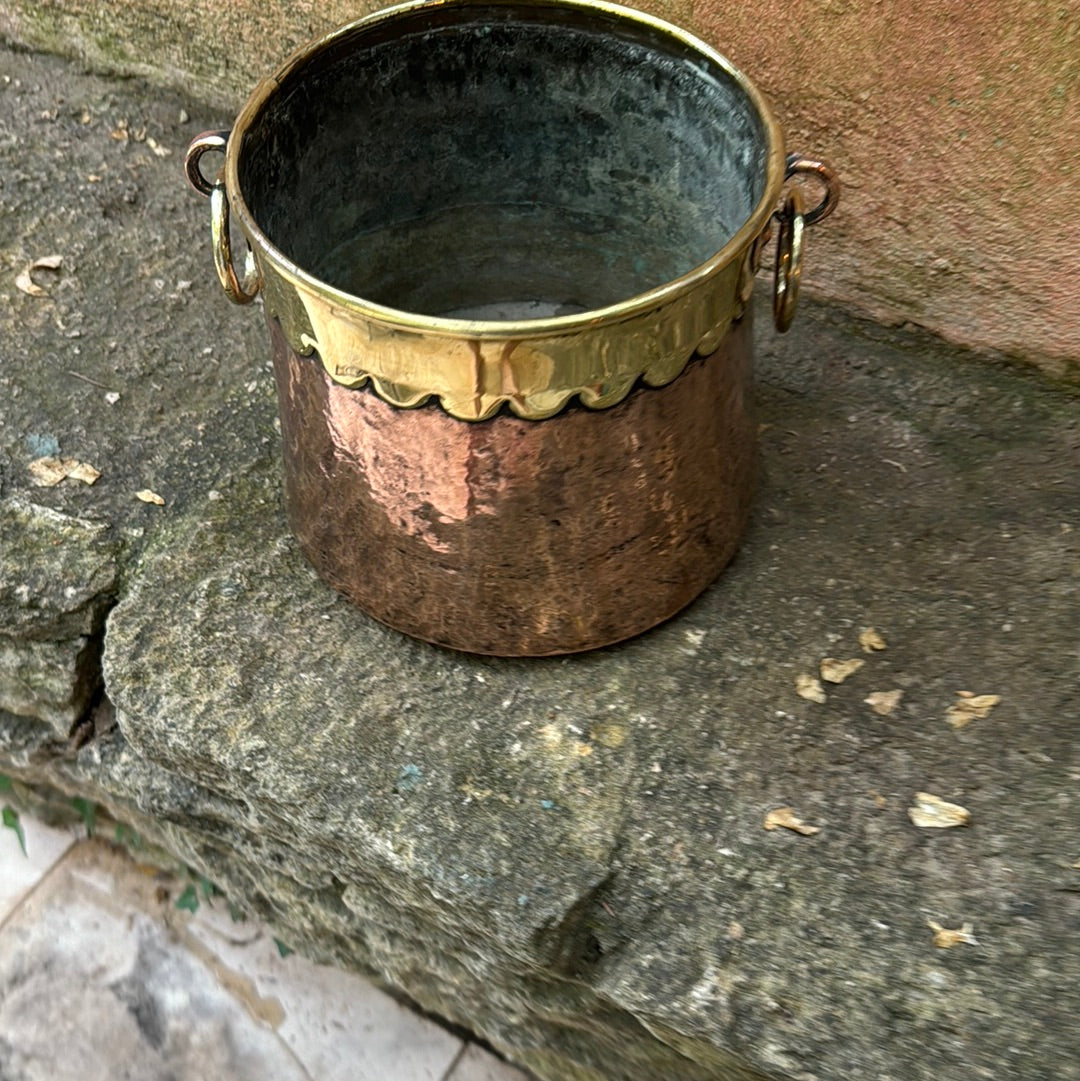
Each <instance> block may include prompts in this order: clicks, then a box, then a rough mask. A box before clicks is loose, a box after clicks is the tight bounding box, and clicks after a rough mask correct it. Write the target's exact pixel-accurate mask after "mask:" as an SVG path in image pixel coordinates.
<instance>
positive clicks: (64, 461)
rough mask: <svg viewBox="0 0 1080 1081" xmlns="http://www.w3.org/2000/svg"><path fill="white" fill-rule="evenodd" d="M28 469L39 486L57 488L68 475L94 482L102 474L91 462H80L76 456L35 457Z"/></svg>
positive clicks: (84, 481) (85, 481)
mask: <svg viewBox="0 0 1080 1081" xmlns="http://www.w3.org/2000/svg"><path fill="white" fill-rule="evenodd" d="M27 469H29V470H30V476H31V478H32V479H33V482H34V484H35V485H36V486H37V487H38V488H55V487H56V485H58V484H59V483H60V482H61V481H62V480H65V479H66V478H68V477H71V479H72V480H81V481H82V482H83V484H93V483H94V481H96V480H97V479H98V477H100V476H101V474H100V473H99V472H98V471H97V470H96V469H95V468H94V467H93V466H92V465H90V463H89V462H80V461H79V460H78V459H76V458H35V459H34V460H33V461H32V462H30V463H29V464H28V465H27Z"/></svg>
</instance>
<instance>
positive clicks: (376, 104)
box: [187, 0, 837, 655]
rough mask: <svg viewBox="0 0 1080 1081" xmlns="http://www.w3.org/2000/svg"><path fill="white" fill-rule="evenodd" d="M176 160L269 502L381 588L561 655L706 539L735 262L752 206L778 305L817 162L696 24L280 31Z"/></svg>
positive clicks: (335, 567)
mask: <svg viewBox="0 0 1080 1081" xmlns="http://www.w3.org/2000/svg"><path fill="white" fill-rule="evenodd" d="M211 151H221V152H223V153H224V165H223V167H222V168H221V170H220V172H218V174H217V176H216V179H214V180H210V179H208V177H207V174H206V173H205V172H204V168H203V165H202V164H201V162H202V159H203V157H204V155H206V154H208V153H209V152H211ZM187 172H188V177H189V179H190V180H191V182H192V184H193V185H194V186H195V187H196V188H198V189H199V190H200V191H202V192H203V193H204V194H206V195H209V196H210V197H211V205H212V226H213V244H214V256H215V263H216V266H217V270H218V274H219V277H220V279H221V282H222V285H223V286H224V288H225V291H226V292H227V293H228V295H229V297H230V298H231V299H232V300H234V301H236V302H238V303H247V302H249V301H251V300H253V299H254V298H255V297H256V295H259V294H260V293H261V296H262V298H263V301H264V305H265V309H266V315H267V319H268V322H269V324H270V334H271V340H272V342H273V353H274V365H275V372H276V378H277V385H278V392H279V396H280V406H281V419H282V434H283V441H284V458H285V489H286V505H287V510H288V516H289V522H290V525H291V528H292V529H293V531H294V532H295V534H296V536H297V537H298V538H299V541H300V544H301V546H302V548H303V551H304V552H305V553H306V555H307V557H308V558H309V559H310V560H311V562H312V563H313V564H314V566H315V567H316V568H317V570H318V571H319V573H320V574H321V575H322V576H323V577H324V578H325V579H326V581H327V582H329V583H330V584H331V585H333V586H334V587H336V588H337V589H339V590H340V591H341V592H343V593H344V594H346V595H347V596H348V597H350V598H352V600H354V601H355V602H356V603H357V604H359V605H360V606H361V607H362V608H363V609H365V610H366V611H367V612H368V613H370V614H371V615H372V616H374V617H375V618H376V619H379V620H382V621H383V622H385V623H388V624H389V625H390V626H392V627H396V628H398V629H399V630H402V631H405V632H406V633H408V634H411V635H415V636H417V637H419V638H423V639H427V640H428V641H431V642H436V643H439V644H440V645H446V646H451V647H454V648H457V649H463V650H469V651H473V652H478V653H491V654H500V655H541V654H551V653H566V652H573V651H576V650H583V649H590V648H593V647H596V646H601V645H605V644H608V643H612V642H616V641H619V640H620V639H623V638H627V637H629V636H631V635H634V634H637V633H639V632H641V631H643V630H645V629H647V628H648V627H651V626H653V625H654V624H656V623H658V622H660V621H661V620H664V619H666V618H667V617H669V616H671V615H672V614H674V613H675V612H677V611H678V610H679V609H681V608H682V607H683V606H684V605H686V604H687V603H689V602H690V601H691V600H692V599H693V598H694V597H696V596H697V595H698V593H700V592H701V590H702V589H704V588H705V587H706V586H707V585H708V584H709V583H710V582H711V581H712V580H713V579H714V578H715V577H716V576H717V575H718V574H719V573H720V571H721V569H722V568H723V567H724V565H725V564H726V563H727V562H728V560H729V559H730V558H731V556H732V554H733V553H734V551H735V548H736V545H737V543H738V541H739V537H740V535H741V533H742V531H743V527H744V524H745V522H746V519H747V514H748V510H749V506H750V498H751V490H752V488H753V484H754V457H755V452H754V436H755V432H754V423H753V420H752V417H751V402H750V368H751V338H750V326H749V323H750V318H749V312H748V310H747V301H748V299H749V295H750V290H751V287H752V284H753V280H754V273H755V271H756V270H757V268H758V263H759V261H760V259H761V255H762V250H763V246H764V243H765V241H766V239H767V238H768V236H769V235H770V234H771V232H772V228H771V226H772V223H773V221H774V219H775V221H776V222H777V223H778V229H777V233H778V235H779V250H778V254H777V276H776V298H775V304H774V309H775V313H776V319H777V323H778V325H779V326H780V328H781V329H786V327H787V325H788V323H790V320H791V315H792V313H793V311H794V304H795V299H796V293H797V287H798V281H799V264H800V259H801V253H802V239H803V228H804V226H805V225H806V224H810V223H812V222H813V221H814V220H816V219H818V218H821V217H823V216H824V215H825V214H826V213H828V212H829V211H830V210H831V209H832V207H833V205H834V203H835V201H836V196H837V186H836V182H835V179H834V177H833V176H832V173H831V172H830V171H829V170H828V169H827V168H826V167H825V166H824V165H822V164H821V163H820V162H814V161H809V160H806V159H802V158H795V157H792V158H786V157H785V153H784V149H783V145H782V139H781V134H780V131H779V128H778V126H777V124H776V121H775V120H774V119H773V116H772V114H771V112H770V111H769V108H768V106H767V105H766V103H765V101H764V100H763V99H762V97H761V95H760V94H759V93H758V91H757V90H756V89H755V88H754V86H753V85H752V84H751V83H750V82H749V80H747V79H746V77H745V76H744V75H742V74H741V73H740V72H739V71H737V70H736V69H735V68H734V67H733V66H732V65H731V64H730V63H729V62H728V61H727V60H725V59H724V58H723V57H722V56H720V55H719V54H718V53H717V52H715V51H714V50H713V49H711V48H710V47H709V46H707V45H705V44H704V43H703V42H701V41H698V40H697V39H695V38H693V37H691V36H690V35H688V34H687V33H685V32H684V31H682V30H679V29H677V28H676V27H674V26H671V25H669V24H667V23H665V22H662V21H660V20H658V19H655V18H653V17H651V16H648V15H644V14H642V13H640V12H637V11H632V10H630V9H627V8H622V7H616V6H614V5H611V4H606V3H598V2H595V0H586V2H582V0H446V2H437V3H427V2H425V3H409V4H405V5H402V6H399V7H395V8H390V9H388V10H386V11H382V12H379V13H377V14H375V15H372V16H369V17H367V18H364V19H361V20H359V21H357V22H354V23H351V24H350V25H348V26H345V27H343V28H342V29H340V30H338V31H336V32H334V33H332V34H330V35H329V36H327V37H324V38H322V39H321V40H319V41H316V42H314V43H313V44H311V45H308V46H306V47H305V48H303V49H301V50H300V51H298V52H297V53H296V54H295V55H294V56H293V57H292V58H291V59H290V60H289V61H288V62H287V63H286V64H285V65H284V66H283V67H282V68H281V69H280V70H279V71H278V72H277V74H275V75H274V76H273V77H272V78H269V79H265V80H263V81H262V82H261V83H260V84H259V85H258V86H257V87H256V89H255V91H254V93H253V94H252V96H251V98H250V99H249V100H248V102H247V104H246V105H245V106H244V109H243V111H242V112H241V113H240V115H239V116H238V117H237V120H236V124H235V126H234V127H233V129H232V131H231V132H208V133H205V134H203V135H201V136H199V137H198V138H196V139H195V140H194V142H193V143H192V144H191V148H190V149H189V151H188V156H187ZM811 174H812V175H813V176H815V177H816V182H823V188H824V192H825V194H824V197H823V198H822V200H821V202H820V203H819V204H818V205H817V206H816V207H814V208H813V209H812V210H809V211H806V210H805V209H804V206H803V201H802V184H801V183H788V181H790V180H792V179H793V178H795V179H798V178H799V176H801V175H811ZM230 218H231V220H232V222H233V223H234V226H238V228H239V231H240V232H242V233H243V236H244V238H245V239H246V241H247V246H248V250H247V252H246V255H245V258H244V263H243V266H242V267H241V268H240V269H239V270H238V269H237V268H236V266H235V265H234V260H233V254H232V249H231V243H230Z"/></svg>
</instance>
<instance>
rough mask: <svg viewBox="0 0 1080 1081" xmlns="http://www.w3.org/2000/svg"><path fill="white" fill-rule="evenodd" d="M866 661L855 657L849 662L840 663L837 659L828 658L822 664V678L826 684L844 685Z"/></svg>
mask: <svg viewBox="0 0 1080 1081" xmlns="http://www.w3.org/2000/svg"><path fill="white" fill-rule="evenodd" d="M864 664H866V661H864V660H862V659H860V658H858V657H854V658H852V659H851V660H849V661H838V660H836V658H835V657H826V658H825V659H824V660H823V661H822V662H821V678H822V679H823V680H825V682H826V683H843V682H844V680H845V679H847V678H848V676H853V675H854V674H855V673H856V672H857V671H858V670H859V669H860V668H862V666H863V665H864Z"/></svg>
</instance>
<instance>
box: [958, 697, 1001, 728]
mask: <svg viewBox="0 0 1080 1081" xmlns="http://www.w3.org/2000/svg"><path fill="white" fill-rule="evenodd" d="M1000 701H1001V695H999V694H973V693H972V692H971V691H957V692H956V701H955V702H954V703H953V704H952V705H951V706H949V708H948V710H946V712H945V720H946V722H947V723H948V724H951V725H952V726H953V728H966V727H967V726H968V725H969V724H971V722H972V721H981V720H983V718H985V717H986V716H987V715H988V714H989V713H990V710H992V709H993V708H994V706H996V705H997V704H998V703H999V702H1000Z"/></svg>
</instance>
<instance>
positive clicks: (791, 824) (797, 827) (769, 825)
mask: <svg viewBox="0 0 1080 1081" xmlns="http://www.w3.org/2000/svg"><path fill="white" fill-rule="evenodd" d="M764 826H765V828H766V829H767V830H775V829H780V828H781V827H783V828H784V829H786V830H794V831H795V833H801V834H802V835H803V836H804V837H813V835H814V834H815V833H820V832H821V827H820V826H808V825H807V824H806V823H805V822H804V821H803V820H802V819H801V818H800V817H799V816H798V815H797V814H796V813H795V810H794V808H792V807H777V808H775V809H774V810H772V811H770V812H769V813H768V814H767V815H766V816H765V822H764Z"/></svg>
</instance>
